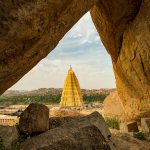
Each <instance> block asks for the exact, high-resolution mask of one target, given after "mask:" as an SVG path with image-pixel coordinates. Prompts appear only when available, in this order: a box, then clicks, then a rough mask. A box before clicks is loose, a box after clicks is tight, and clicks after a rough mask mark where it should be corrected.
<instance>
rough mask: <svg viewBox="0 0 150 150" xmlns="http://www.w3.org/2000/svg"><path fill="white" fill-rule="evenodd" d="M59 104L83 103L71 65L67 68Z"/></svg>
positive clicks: (80, 104) (74, 104)
mask: <svg viewBox="0 0 150 150" xmlns="http://www.w3.org/2000/svg"><path fill="white" fill-rule="evenodd" d="M60 105H61V106H82V105H83V98H82V95H81V90H80V85H79V82H78V79H77V77H76V75H75V73H74V71H73V70H72V68H71V67H70V69H69V70H68V75H67V77H66V80H65V84H64V88H63V92H62V96H61V102H60Z"/></svg>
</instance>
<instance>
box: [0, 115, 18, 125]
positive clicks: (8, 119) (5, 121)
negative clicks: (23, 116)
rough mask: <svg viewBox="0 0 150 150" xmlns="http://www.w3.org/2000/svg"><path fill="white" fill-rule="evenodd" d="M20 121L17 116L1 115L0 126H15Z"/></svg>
mask: <svg viewBox="0 0 150 150" xmlns="http://www.w3.org/2000/svg"><path fill="white" fill-rule="evenodd" d="M18 120H19V118H18V117H17V116H9V115H0V125H4V126H13V125H15V124H16V123H18Z"/></svg>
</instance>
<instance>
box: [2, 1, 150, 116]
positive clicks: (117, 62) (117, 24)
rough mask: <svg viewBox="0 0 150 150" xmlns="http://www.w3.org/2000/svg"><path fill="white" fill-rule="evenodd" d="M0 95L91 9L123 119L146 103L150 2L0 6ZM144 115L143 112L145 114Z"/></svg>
mask: <svg viewBox="0 0 150 150" xmlns="http://www.w3.org/2000/svg"><path fill="white" fill-rule="evenodd" d="M0 4H1V5H0V18H1V22H0V94H2V93H4V91H6V90H7V89H8V88H9V87H10V86H12V85H13V84H15V83H16V82H17V81H19V80H20V79H21V78H22V77H23V76H24V75H25V74H26V73H27V72H29V71H30V70H31V69H32V68H33V67H34V66H35V65H36V64H37V63H38V62H39V61H40V60H41V59H43V58H45V57H46V56H47V55H48V54H49V53H50V52H51V51H52V50H53V49H54V48H55V47H56V46H57V44H58V43H59V41H60V40H61V39H62V38H63V36H64V35H65V34H66V33H67V32H68V30H69V29H71V27H72V26H73V25H74V24H75V23H76V22H77V21H78V20H79V19H80V18H81V17H82V16H83V15H84V14H85V13H86V12H88V11H89V10H90V14H91V16H92V20H93V22H94V25H95V26H96V29H97V31H98V33H99V35H100V37H101V40H102V42H103V44H104V46H105V48H106V49H107V51H108V53H109V54H110V55H111V58H112V63H113V70H114V74H115V79H116V86H117V90H118V94H119V96H120V98H121V101H122V104H123V106H124V108H125V111H126V114H127V115H126V116H127V117H128V118H130V119H135V118H137V117H138V116H144V115H143V112H145V111H146V112H149V110H150V105H147V104H149V100H150V92H149V91H150V77H149V75H150V74H149V70H150V65H149V59H150V52H149V51H150V44H149V41H150V30H149V28H150V21H149V18H150V2H149V1H148V0H145V1H142V0H136V1H135V0H126V1H122V0H116V1H112V0H108V1H104V0H90V1H89V0H88V1H85V0H80V1H78V0H72V1H68V0H64V1H59V0H58V1H42V3H41V2H40V3H39V1H38V0H35V1H25V0H22V1H21V3H20V1H15V2H14V3H12V1H9V0H6V1H3V2H1V3H0ZM144 114H145V113H144Z"/></svg>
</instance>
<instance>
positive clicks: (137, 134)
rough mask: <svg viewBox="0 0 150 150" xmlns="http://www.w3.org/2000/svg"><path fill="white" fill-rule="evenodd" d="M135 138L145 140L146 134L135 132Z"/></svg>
mask: <svg viewBox="0 0 150 150" xmlns="http://www.w3.org/2000/svg"><path fill="white" fill-rule="evenodd" d="M133 137H134V138H137V139H139V140H145V133H143V132H134V133H133Z"/></svg>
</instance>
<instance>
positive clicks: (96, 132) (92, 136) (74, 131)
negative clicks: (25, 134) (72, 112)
mask: <svg viewBox="0 0 150 150" xmlns="http://www.w3.org/2000/svg"><path fill="white" fill-rule="evenodd" d="M21 146H22V150H29V149H30V150H49V149H52V150H84V149H87V150H91V149H97V150H98V149H103V150H115V149H116V148H115V146H114V143H113V139H112V138H111V134H110V131H109V130H108V128H107V126H106V123H105V121H104V119H103V117H102V116H101V115H100V114H99V113H98V112H94V113H92V114H90V115H88V116H85V117H81V118H80V119H78V120H74V121H70V122H68V123H65V124H63V125H62V126H59V127H57V128H54V129H51V130H49V131H47V132H45V133H42V134H40V135H38V136H36V137H32V138H30V139H27V140H26V141H25V142H23V143H22V145H21Z"/></svg>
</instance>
